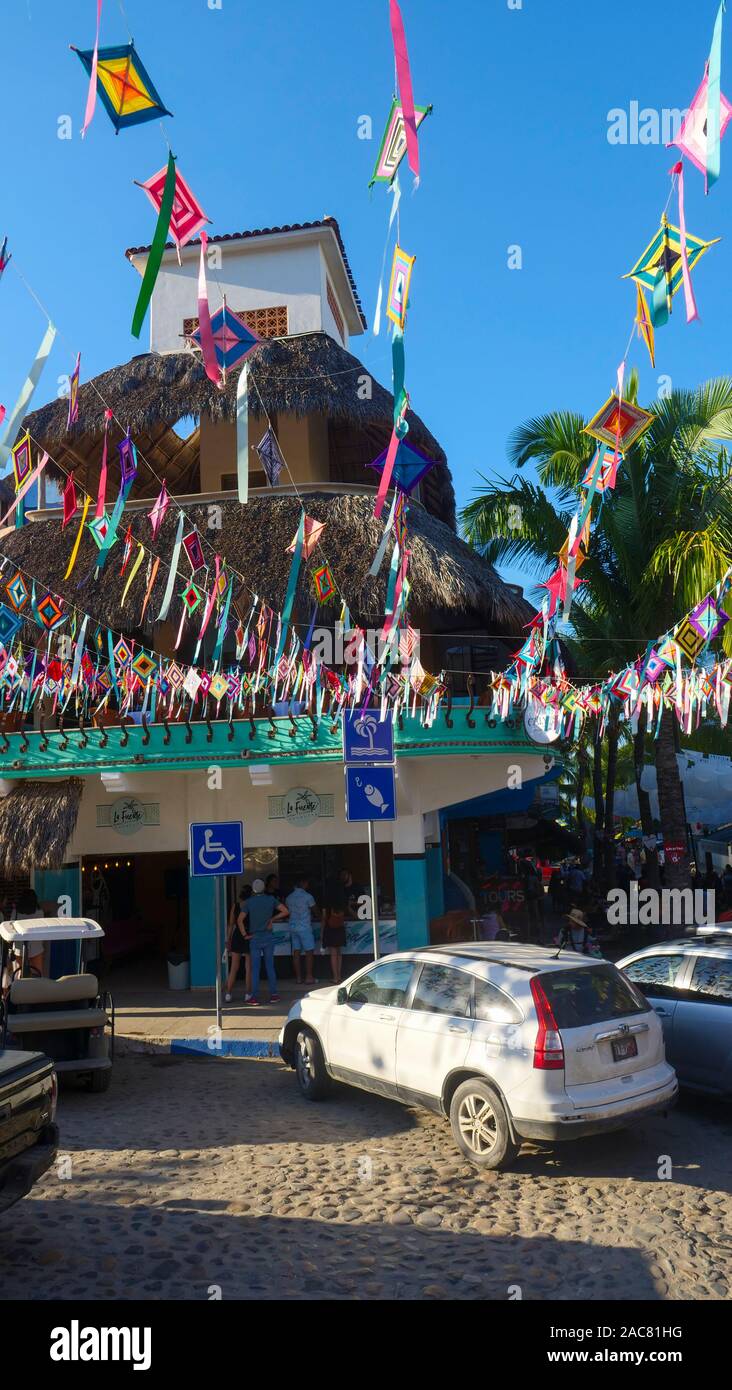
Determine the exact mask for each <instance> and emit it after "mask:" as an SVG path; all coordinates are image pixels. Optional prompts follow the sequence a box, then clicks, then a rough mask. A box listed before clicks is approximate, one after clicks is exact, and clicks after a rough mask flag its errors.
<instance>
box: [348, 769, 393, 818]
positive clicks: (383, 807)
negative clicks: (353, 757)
mask: <svg viewBox="0 0 732 1390" xmlns="http://www.w3.org/2000/svg"><path fill="white" fill-rule="evenodd" d="M356 786H357V787H363V794H364V796H365V797H366V800H367V801H368V802H370V804H371V805H372V806H375V807H376V809H377V811H380V812H381V814H382V816H383V814H384V812H385V811H388V809H389V803H388V801H385V800H384V798H383V796H382V794H381V792H380V791H379V788H378V787H375V786H373V784H372V783H371V782H366V784H365V785H364V783H363V782H362V781H361V778H360V777H357V778H356Z"/></svg>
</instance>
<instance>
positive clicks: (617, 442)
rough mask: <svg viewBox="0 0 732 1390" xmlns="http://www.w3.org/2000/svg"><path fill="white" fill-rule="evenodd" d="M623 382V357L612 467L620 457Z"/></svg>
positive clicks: (620, 369) (619, 370) (619, 373)
mask: <svg viewBox="0 0 732 1390" xmlns="http://www.w3.org/2000/svg"><path fill="white" fill-rule="evenodd" d="M624 384H625V358H623V360H622V362H621V363H620V366H619V367H618V423H617V428H616V430H615V452H614V454H613V463H612V466H613V468H616V467H617V464H618V461H619V459H620V409H621V406H622V403H623V386H624Z"/></svg>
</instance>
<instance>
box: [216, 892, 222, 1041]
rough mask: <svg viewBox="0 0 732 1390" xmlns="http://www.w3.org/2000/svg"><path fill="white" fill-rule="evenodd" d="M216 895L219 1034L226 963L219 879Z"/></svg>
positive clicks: (217, 1013)
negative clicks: (222, 939)
mask: <svg viewBox="0 0 732 1390" xmlns="http://www.w3.org/2000/svg"><path fill="white" fill-rule="evenodd" d="M214 892H215V894H216V919H215V920H216V1027H217V1028H218V1030H219V1032H220V1031H221V1029H222V1028H223V1018H222V1011H221V967H222V965H223V961H224V948H223V943H222V941H221V881H220V879H217V880H216V882H215V884H214Z"/></svg>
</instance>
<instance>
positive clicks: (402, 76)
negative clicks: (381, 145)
mask: <svg viewBox="0 0 732 1390" xmlns="http://www.w3.org/2000/svg"><path fill="white" fill-rule="evenodd" d="M389 18H390V22H391V36H392V39H393V41H394V61H395V63H396V70H397V82H398V84H399V100H400V102H401V106H402V116H403V117H404V133H405V135H406V137H407V159H408V161H409V167H410V169H411V171H412V173H413V174H414V177H415V181H416V183H415V187H416V185H417V184H418V183H419V139H418V137H417V116H416V113H415V110H414V92H413V90H412V73H411V69H410V67H409V53H408V51H407V36H406V33H405V31H404V20H403V19H402V12H401V10H400V8H399V4H398V0H389Z"/></svg>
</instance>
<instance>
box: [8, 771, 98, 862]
mask: <svg viewBox="0 0 732 1390" xmlns="http://www.w3.org/2000/svg"><path fill="white" fill-rule="evenodd" d="M83 788H84V783H83V781H82V779H81V778H80V777H68V778H66V779H65V781H63V782H46V781H27V782H19V783H18V784H17V786H14V787H13V788H12V790H11V791H10V792H8V795H7V796H5V797H2V798H1V799H0V874H1V875H2V876H3V877H5V878H10V877H12V876H14V875H15V874H18V873H23V872H29V871H30V870H31V869H60V868H61V866H62V864H63V863H64V862H65V859H66V851H67V849H68V845H69V841H70V840H71V837H72V835H73V833H74V830H75V829H76V822H77V819H78V815H79V806H80V804H81V796H82V791H83Z"/></svg>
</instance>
